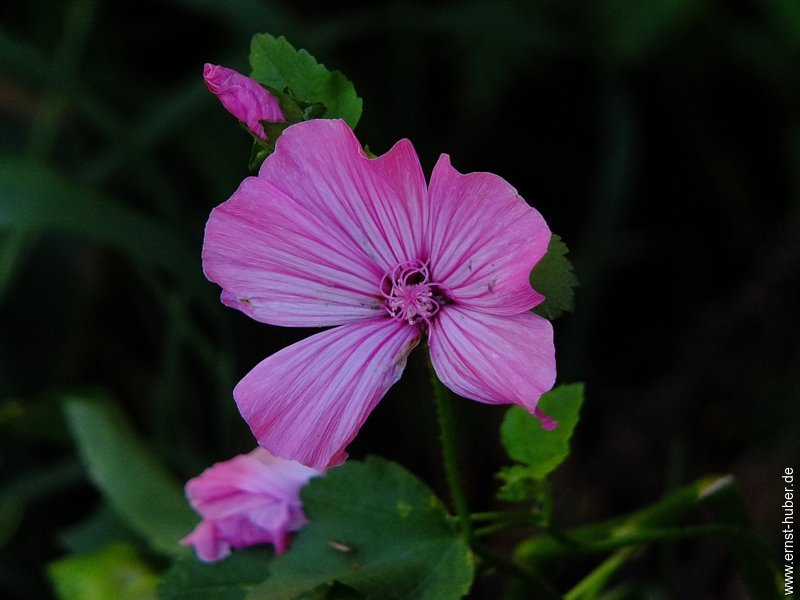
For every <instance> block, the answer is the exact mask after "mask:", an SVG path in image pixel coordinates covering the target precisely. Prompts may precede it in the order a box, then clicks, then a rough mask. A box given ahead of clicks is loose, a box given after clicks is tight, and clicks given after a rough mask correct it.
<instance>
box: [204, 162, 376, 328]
mask: <svg viewBox="0 0 800 600" xmlns="http://www.w3.org/2000/svg"><path fill="white" fill-rule="evenodd" d="M203 270H204V271H205V274H206V277H208V278H209V279H210V280H212V281H214V282H216V283H218V284H219V285H221V286H222V288H223V293H222V301H223V302H224V303H225V304H226V305H228V306H231V307H233V308H238V309H239V310H241V311H242V312H244V313H246V314H247V315H249V316H250V317H252V318H254V319H256V320H257V321H262V322H264V323H270V324H273V325H286V326H298V327H313V326H324V325H339V324H341V323H346V322H348V321H352V320H358V319H363V318H368V317H371V316H375V315H376V314H380V313H381V312H382V309H381V308H380V301H379V299H378V292H379V290H380V281H381V277H382V276H383V271H382V270H381V269H379V268H377V267H376V266H375V265H374V263H372V261H370V260H369V258H368V257H366V256H365V255H364V254H363V253H362V252H361V251H360V249H359V248H352V247H351V248H348V247H347V245H346V244H344V243H339V242H338V241H337V240H336V237H335V235H334V234H333V233H332V232H331V231H330V229H329V228H328V227H327V225H326V224H325V223H323V222H322V221H321V220H320V219H319V218H317V217H316V216H315V215H313V214H312V213H311V212H310V211H308V210H307V209H305V208H304V207H302V206H300V205H298V204H297V203H296V202H294V201H293V200H292V199H291V198H289V197H287V196H286V195H284V194H283V193H282V192H281V191H280V190H278V189H276V188H275V186H273V185H271V184H270V183H269V182H267V181H266V180H264V179H261V178H258V177H248V178H247V179H245V180H244V181H243V182H242V184H241V185H240V186H239V189H238V190H236V192H235V193H234V194H233V196H231V198H230V199H229V200H228V201H227V202H224V203H223V204H221V205H220V206H218V207H217V208H215V209H214V210H213V211H212V212H211V216H210V217H209V219H208V223H207V225H206V232H205V240H204V242H203Z"/></svg>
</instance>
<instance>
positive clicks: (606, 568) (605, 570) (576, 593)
mask: <svg viewBox="0 0 800 600" xmlns="http://www.w3.org/2000/svg"><path fill="white" fill-rule="evenodd" d="M639 550H640V547H638V546H631V547H629V548H623V549H622V550H617V551H616V552H615V553H614V554H612V555H611V556H609V557H608V558H607V559H606V560H604V561H603V562H602V563H600V565H599V566H598V567H597V568H595V569H594V570H593V571H592V572H591V573H589V574H588V575H587V576H586V577H584V578H583V579H581V580H580V581H579V582H578V583H577V585H575V587H573V588H572V589H571V590H569V591H568V592H567V593H566V594H564V600H580V599H581V598H597V595H598V594H599V593H600V592H601V591H602V590H603V588H604V587H605V586H606V585H607V584H608V582H609V580H610V579H611V577H613V576H614V573H616V572H617V571H618V570H619V569H620V567H622V565H624V564H625V563H626V562H627V561H628V560H629V559H631V558H633V557H634V556H635V555H636V554H637V552H639Z"/></svg>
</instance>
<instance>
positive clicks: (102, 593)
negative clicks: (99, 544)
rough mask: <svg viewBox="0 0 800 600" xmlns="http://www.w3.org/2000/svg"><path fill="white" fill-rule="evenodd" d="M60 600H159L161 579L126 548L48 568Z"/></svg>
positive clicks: (111, 548)
mask: <svg viewBox="0 0 800 600" xmlns="http://www.w3.org/2000/svg"><path fill="white" fill-rule="evenodd" d="M47 571H48V574H49V575H50V579H51V580H52V582H53V586H54V587H55V590H56V594H57V596H58V598H59V599H60V600H108V599H109V598H115V599H117V600H155V598H156V586H157V585H158V577H157V576H156V574H155V573H153V572H152V571H151V570H150V569H149V567H148V566H147V565H146V564H145V563H144V562H143V561H142V559H141V558H139V556H138V555H137V554H136V551H135V550H134V549H133V548H131V547H130V546H128V545H126V544H112V545H110V546H107V547H105V548H103V549H101V550H99V551H97V552H93V553H91V554H80V555H73V556H68V557H66V558H62V559H61V560H59V561H56V562H54V563H51V564H50V565H49V566H48V569H47Z"/></svg>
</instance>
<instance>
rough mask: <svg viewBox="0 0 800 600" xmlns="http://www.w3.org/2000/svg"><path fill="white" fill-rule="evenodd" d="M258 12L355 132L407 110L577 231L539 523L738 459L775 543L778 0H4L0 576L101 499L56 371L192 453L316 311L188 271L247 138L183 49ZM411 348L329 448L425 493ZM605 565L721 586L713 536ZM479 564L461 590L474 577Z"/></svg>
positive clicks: (225, 426) (482, 452)
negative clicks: (221, 289)
mask: <svg viewBox="0 0 800 600" xmlns="http://www.w3.org/2000/svg"><path fill="white" fill-rule="evenodd" d="M261 31H268V32H271V33H273V34H276V35H285V36H286V37H287V38H288V39H289V40H290V41H291V42H292V43H293V44H294V45H295V46H297V47H304V48H306V49H308V50H309V51H310V52H311V53H312V54H314V55H315V56H316V57H317V58H318V60H319V61H320V62H323V63H325V64H326V65H327V66H329V67H331V68H338V69H340V70H342V71H343V72H344V73H345V74H346V75H347V76H348V77H349V78H350V79H351V80H353V82H354V83H355V85H356V89H357V90H358V92H359V93H360V95H361V96H362V97H363V99H364V114H363V117H362V121H361V123H360V125H359V127H358V129H357V132H358V135H359V137H360V139H361V141H362V142H364V143H366V144H369V146H370V148H371V149H372V150H373V151H375V152H377V153H380V152H383V151H385V150H386V149H388V148H389V147H390V146H391V144H392V143H393V142H394V141H396V140H397V139H399V138H402V137H408V138H410V139H411V140H412V141H413V142H414V144H415V147H416V149H417V151H418V153H419V155H420V157H421V159H422V162H423V166H424V167H425V169H426V171H427V172H429V171H430V169H431V167H432V166H433V164H434V162H435V160H436V157H437V156H438V154H439V153H441V152H447V153H449V154H450V155H451V157H452V161H453V164H454V165H455V166H456V168H458V169H459V170H461V171H471V170H485V171H491V172H494V173H497V174H499V175H501V176H503V177H505V178H506V179H507V180H508V181H510V182H511V183H512V184H513V185H514V186H515V187H517V189H518V190H519V191H520V193H521V194H522V196H523V197H525V198H526V199H527V200H528V202H530V203H531V204H532V205H534V206H535V207H536V208H537V209H538V210H539V211H540V212H542V214H543V215H544V216H545V218H546V219H547V220H548V222H549V224H550V226H551V228H552V229H553V230H554V231H556V232H557V233H559V234H560V235H561V236H562V237H563V239H564V240H565V241H566V243H567V244H568V245H569V246H570V248H571V254H570V256H571V258H572V260H573V261H574V264H575V268H576V272H577V275H578V277H579V279H580V281H581V287H580V288H579V289H578V293H577V296H576V311H575V313H574V314H573V315H568V316H565V317H563V318H561V319H559V320H557V321H556V322H555V328H556V345H557V352H558V360H559V373H560V380H561V381H564V382H568V381H578V380H582V381H585V382H586V393H587V399H586V403H585V408H584V413H583V418H582V421H581V423H580V425H579V426H578V429H577V433H576V436H575V438H574V439H573V454H572V457H571V458H570V459H569V460H568V462H567V463H566V464H565V465H564V466H563V467H562V468H561V469H560V471H559V472H558V473H557V474H556V477H555V490H556V494H557V496H556V498H557V504H556V517H557V519H558V521H559V522H560V523H562V524H564V525H565V526H569V525H574V524H581V523H586V522H589V521H591V520H593V519H598V518H602V517H609V516H613V515H615V514H618V513H621V512H624V511H628V510H632V509H634V508H636V507H638V506H641V505H643V504H645V503H648V502H652V501H654V500H655V499H657V498H658V497H659V496H660V495H661V494H662V493H663V492H664V491H665V490H666V489H669V488H671V487H674V486H676V485H677V484H679V483H681V482H684V481H688V480H690V479H692V478H694V477H696V476H699V475H702V474H705V473H709V472H732V473H733V474H734V475H735V476H736V477H737V478H738V480H739V482H740V485H741V488H742V491H743V493H744V495H745V498H746V500H747V502H748V504H749V507H750V509H751V512H752V515H753V519H754V522H755V525H756V528H757V530H758V531H759V532H760V533H761V534H762V536H763V537H764V539H765V541H767V543H768V544H769V545H770V546H772V547H774V548H775V550H776V559H777V558H778V556H779V554H778V549H779V547H780V545H781V544H782V540H781V539H780V537H779V536H780V534H779V527H778V524H779V522H780V520H781V518H782V517H781V516H780V504H781V502H782V500H781V496H780V488H781V485H782V481H781V480H780V474H781V473H782V472H783V469H784V468H785V467H787V466H794V467H795V468H797V467H798V466H800V465H799V464H798V461H797V458H798V450H799V449H800V443H798V437H797V435H796V434H797V424H798V421H799V419H798V417H800V409H799V408H798V406H799V405H800V404H799V403H798V399H799V398H800V380H798V372H799V369H800V342H798V340H800V312H799V311H798V306H800V294H798V292H797V290H798V289H800V285H798V283H800V282H799V281H798V279H800V269H798V267H800V235H799V234H798V229H799V226H800V169H799V168H798V167H800V4H798V3H797V2H796V1H794V0H738V1H728V2H722V1H721V0H719V1H715V0H661V1H655V0H653V1H649V2H648V1H638V2H637V1H634V0H602V1H597V2H581V1H579V0H548V1H539V2H521V1H518V2H514V1H505V2H451V3H447V4H440V5H438V6H436V7H432V6H429V5H427V4H424V3H412V2H372V3H369V5H368V6H366V7H365V6H362V5H361V4H360V3H356V2H346V3H337V4H336V5H335V6H334V5H332V3H328V2H308V3H303V4H302V6H298V3H294V2H273V3H268V2H259V1H256V0H246V1H242V2H225V1H223V0H175V1H171V2H126V3H123V2H111V1H108V0H107V1H105V2H99V1H98V2H88V1H84V0H75V1H73V2H44V1H40V0H6V1H5V2H3V3H2V6H0V167H2V165H3V164H5V165H6V167H8V165H11V164H12V162H11V158H10V157H14V160H15V161H18V160H20V158H22V159H24V160H26V161H29V162H26V163H24V164H26V165H30V164H34V165H40V166H37V167H35V169H34V168H33V167H31V168H32V169H34V170H33V171H32V172H33V175H32V176H31V179H32V180H34V181H38V182H39V187H40V188H42V190H44V192H43V195H42V196H41V198H43V200H42V202H43V203H44V204H43V206H48V204H47V202H49V200H48V198H49V197H50V196H51V195H53V196H59V195H60V197H62V200H63V201H62V202H61V204H59V205H58V207H57V209H56V208H53V209H51V212H49V213H48V214H47V216H46V218H45V217H42V218H41V219H40V220H41V221H46V226H44V227H41V226H31V225H30V220H28V221H24V223H26V225H25V226H23V227H21V226H20V224H21V223H23V221H22V220H21V217H19V212H20V206H21V203H23V202H24V203H27V202H28V200H24V195H16V194H11V193H8V192H5V193H3V192H2V191H0V194H3V195H0V211H2V213H0V214H2V218H3V220H2V221H0V240H2V246H0V294H2V295H1V296H0V323H1V325H0V402H2V404H0V432H1V433H0V436H1V437H0V486H2V489H3V490H5V496H3V498H5V499H6V500H7V499H8V498H10V497H13V498H15V501H14V502H10V501H7V502H6V505H5V508H3V507H0V543H2V547H0V590H2V595H3V596H4V597H19V598H42V597H46V596H47V594H49V593H51V592H49V591H48V590H49V588H48V584H47V581H46V578H45V576H44V574H43V565H44V564H45V563H46V562H47V561H49V560H52V559H54V558H56V557H58V556H59V555H60V554H61V553H62V548H61V546H60V545H59V542H58V540H57V537H56V534H57V532H58V531H59V530H61V529H63V528H64V527H66V526H68V525H71V524H75V523H76V522H78V521H79V520H80V519H82V518H84V517H86V516H88V515H89V514H90V513H91V512H92V510H93V509H94V508H95V506H96V505H97V501H98V497H97V495H96V493H95V492H94V491H93V489H92V488H91V486H90V485H89V484H88V483H87V482H86V480H85V477H84V476H83V474H82V471H81V469H80V467H78V466H77V462H76V458H75V453H74V448H73V446H72V444H71V442H70V440H69V438H68V435H67V433H66V431H65V429H64V425H63V420H62V417H61V414H60V411H59V406H58V398H59V394H60V393H61V392H63V391H64V390H75V389H76V388H80V389H87V388H92V389H93V390H98V389H99V390H103V391H104V392H105V393H109V394H111V395H112V396H113V397H115V398H116V399H117V400H118V401H119V402H120V403H121V404H122V405H123V406H124V408H125V410H126V412H127V414H128V415H129V416H130V417H131V419H132V420H133V421H134V423H135V424H136V426H137V427H138V429H139V431H140V432H141V433H142V434H143V435H144V436H145V437H146V438H147V439H148V440H149V441H150V442H151V443H152V444H153V446H154V447H155V448H156V450H157V452H158V453H159V455H160V456H161V457H162V458H163V460H164V461H165V462H166V463H167V464H168V465H169V467H170V468H171V469H172V470H173V471H174V472H175V473H177V474H179V475H180V476H181V477H182V478H187V477H190V476H193V475H195V474H197V473H198V472H199V471H200V470H202V469H203V468H204V467H205V466H207V465H208V464H210V463H211V462H213V461H216V460H221V459H224V458H228V457H230V456H231V455H233V454H235V453H237V452H241V451H245V450H248V449H249V448H250V447H251V446H252V445H253V441H252V439H251V438H250V436H249V432H247V430H246V428H244V427H243V425H242V424H241V423H240V421H239V419H238V415H237V413H236V410H235V406H234V405H233V402H232V400H231V398H230V396H229V393H230V389H232V386H233V384H234V383H235V382H236V381H237V380H238V378H239V377H241V376H242V375H244V374H245V373H246V372H247V370H248V369H249V368H251V367H252V366H253V365H254V364H255V363H256V362H258V361H259V360H261V359H262V358H264V357H265V356H267V355H269V354H271V353H273V352H275V351H276V350H278V349H279V348H281V347H283V346H285V345H286V344H288V343H291V342H293V341H296V340H299V339H301V338H302V337H304V336H306V335H308V333H310V331H302V330H296V329H280V328H276V327H269V326H265V325H261V324H259V323H256V322H254V321H250V320H249V319H247V318H246V317H244V316H243V315H241V314H239V313H236V312H234V311H232V310H230V309H227V308H225V307H223V306H222V305H221V304H216V295H217V292H218V290H217V288H216V286H214V285H212V284H210V283H207V282H205V280H204V279H203V276H202V272H201V266H200V245H201V241H202V231H203V224H204V221H205V219H206V218H207V215H208V212H209V210H210V209H211V208H212V207H213V206H215V205H216V204H219V203H220V202H222V201H223V200H225V199H226V198H227V197H228V195H229V194H230V193H231V192H232V191H233V190H234V189H235V187H236V185H237V184H238V182H239V181H240V180H241V179H242V178H243V177H244V176H246V175H247V160H248V156H249V151H250V148H249V142H248V138H247V136H246V135H245V134H244V133H243V132H241V131H240V130H239V129H238V128H237V126H236V123H235V121H234V119H233V118H232V117H230V116H229V115H228V114H227V113H225V111H224V110H222V108H221V107H220V106H219V105H218V103H217V102H216V100H215V99H214V98H213V97H212V96H211V95H210V94H209V93H208V92H207V90H206V89H205V86H204V85H203V82H202V77H201V75H202V67H203V64H204V63H205V62H207V61H208V62H214V63H218V64H224V65H227V66H231V67H234V68H238V69H240V70H244V71H246V70H247V68H248V67H247V53H248V49H249V41H250V37H251V36H252V35H253V34H254V33H257V32H261ZM18 164H21V163H18V162H14V163H13V165H18ZM16 169H17V167H16V166H15V168H14V169H12V170H14V171H16ZM51 172H53V173H55V175H52V177H57V178H58V179H49V178H46V179H43V175H42V173H46V174H48V177H49V176H50V175H49V174H50V173H51ZM67 184H68V185H67ZM37 193H38V192H37ZM98 193H99V194H101V195H102V198H99V199H98V200H97V202H98V203H99V204H100V205H105V206H108V202H109V199H110V200H113V202H114V204H113V207H114V210H116V208H118V207H122V209H124V210H135V211H136V212H137V214H140V215H145V216H146V217H148V219H150V220H149V221H147V222H146V223H145V224H144V225H143V227H144V228H145V229H148V230H150V231H152V224H153V223H156V224H157V226H158V227H159V228H162V229H163V230H164V232H166V235H167V237H168V238H170V239H171V240H172V241H171V243H172V244H173V245H176V246H179V249H178V250H176V252H177V253H178V254H180V255H181V256H188V257H189V261H188V262H187V263H186V264H184V263H179V264H178V266H177V267H173V268H172V270H170V269H163V268H157V267H155V266H153V262H152V261H150V262H148V261H147V260H140V258H141V257H139V256H138V253H137V250H136V249H137V247H139V246H140V245H141V243H142V242H141V240H140V238H139V236H138V234H137V233H136V231H135V230H129V231H128V230H125V229H124V228H122V230H117V229H114V228H113V227H110V226H109V224H108V223H107V222H106V221H102V220H101V219H100V218H99V217H98V218H97V219H94V218H92V214H93V213H92V212H91V210H90V211H89V213H86V214H84V213H81V212H77V213H74V214H73V212H72V210H73V209H72V208H71V203H73V202H74V203H75V205H76V206H77V205H81V203H85V202H86V201H87V198H90V197H92V194H98ZM37 197H38V196H37ZM103 203H106V204H103ZM36 206H38V204H37V205H36ZM52 206H53V207H55V206H56V205H55V204H53V205H52ZM91 206H97V205H95V204H92V205H91ZM91 206H90V209H91ZM23 212H24V211H23ZM75 214H78V215H79V216H78V217H75V216H74V215H75ZM86 215H88V216H86ZM34 220H36V219H34ZM76 221H77V224H76ZM159 231H160V230H159ZM120 236H122V237H124V236H129V238H128V239H123V240H121V239H120ZM155 237H156V239H158V236H157V235H156V236H155ZM157 248H158V246H157V244H156V249H157ZM137 257H138V258H137ZM192 257H196V260H195V261H194V262H193V263H192V260H191V258H192ZM156 262H158V261H156ZM176 270H177V271H178V273H177V274H176V273H175V271H176ZM424 364H425V363H424V356H423V353H422V351H420V350H418V351H417V352H416V353H415V354H414V355H413V357H412V360H411V362H410V364H409V368H408V369H407V372H406V375H405V376H404V379H403V381H402V382H401V383H400V384H398V385H397V386H396V388H395V389H393V390H392V392H391V393H390V394H389V395H388V396H387V397H386V399H385V400H384V401H383V402H382V403H381V405H380V406H379V408H378V409H377V410H376V411H375V413H373V415H372V416H371V418H370V420H369V421H368V423H367V425H366V426H365V428H364V429H363V431H362V434H361V435H360V437H359V438H358V439H357V441H356V442H355V443H354V444H353V445H352V446H351V455H352V456H354V457H360V456H363V455H365V454H366V453H377V454H381V455H383V456H386V457H388V458H391V459H394V460H397V461H399V462H400V463H402V464H403V465H405V466H407V467H409V468H411V469H412V470H414V471H415V472H417V473H418V474H419V475H420V476H421V477H422V478H423V479H424V480H425V481H427V482H428V483H429V484H431V485H432V486H433V487H434V489H436V490H437V491H439V492H440V493H441V494H443V495H444V494H445V487H444V485H443V476H442V472H441V468H440V466H439V455H438V447H437V443H436V437H435V436H436V434H435V422H434V412H433V407H432V402H431V400H430V391H429V388H428V385H427V381H426V377H427V376H426V373H425V370H424ZM457 408H458V409H460V411H459V413H458V418H459V421H460V426H461V441H462V446H463V462H464V465H465V467H466V471H467V474H468V486H469V489H470V494H471V502H472V504H473V506H474V507H475V508H476V509H479V510H481V509H487V508H492V507H494V506H495V504H494V503H493V501H492V494H493V492H494V490H495V487H496V482H495V481H494V480H493V477H492V474H493V473H494V471H496V469H497V468H498V467H499V466H500V465H501V464H502V463H503V459H502V456H501V452H500V447H499V443H498V432H497V425H498V424H499V421H500V419H501V417H502V413H503V412H504V411H503V409H501V408H496V407H486V406H481V405H477V404H475V403H471V402H468V401H460V402H459V403H458V404H457ZM510 541H511V538H510ZM550 575H551V576H552V578H553V579H554V580H555V581H556V582H563V583H564V584H568V583H569V582H570V581H574V578H575V576H576V574H575V573H574V572H570V571H569V570H567V569H565V570H564V571H563V572H558V571H556V572H553V573H551V574H550ZM623 575H624V576H623V578H624V579H628V580H630V581H633V582H637V583H639V584H642V586H643V587H644V588H649V589H653V590H661V591H663V592H664V593H665V594H667V597H676V598H686V599H690V600H691V599H692V598H707V597H715V598H717V597H719V598H737V597H741V594H742V592H741V588H740V586H739V584H738V582H737V579H736V577H735V575H734V573H733V563H732V559H731V558H730V556H729V555H728V554H727V552H726V551H725V550H724V547H723V546H722V544H720V543H717V542H713V541H703V542H685V543H681V544H680V545H678V546H677V549H676V548H674V547H668V548H662V549H661V551H656V552H651V553H649V554H647V555H646V556H645V557H644V559H643V560H640V561H638V562H637V563H636V566H634V567H632V568H630V569H628V570H626V571H624V572H623ZM495 583H496V582H495ZM484 588H485V589H483V591H481V589H480V588H479V589H478V590H477V591H476V594H475V597H483V596H481V595H480V594H482V593H483V594H485V595H486V597H493V596H492V592H491V586H490V585H485V586H484Z"/></svg>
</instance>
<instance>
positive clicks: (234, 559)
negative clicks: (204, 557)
mask: <svg viewBox="0 0 800 600" xmlns="http://www.w3.org/2000/svg"><path fill="white" fill-rule="evenodd" d="M273 556H274V555H273V552H272V550H270V549H267V548H263V547H262V548H248V549H246V550H237V551H236V552H234V553H233V554H232V555H231V556H229V557H228V558H226V559H225V560H222V561H219V562H215V563H203V562H200V561H199V560H198V559H197V558H195V556H194V555H187V556H184V557H181V558H180V559H178V560H176V561H175V562H174V563H173V565H172V566H171V567H170V568H169V570H168V571H167V572H166V574H165V575H164V578H163V579H162V581H161V585H160V586H159V588H158V597H159V598H161V600H243V599H244V598H245V596H246V595H247V592H248V591H250V590H251V589H253V587H254V586H255V585H256V584H257V583H259V582H261V581H263V580H264V579H266V577H267V575H268V573H269V570H268V569H269V563H270V560H271V559H272V558H273Z"/></svg>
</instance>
